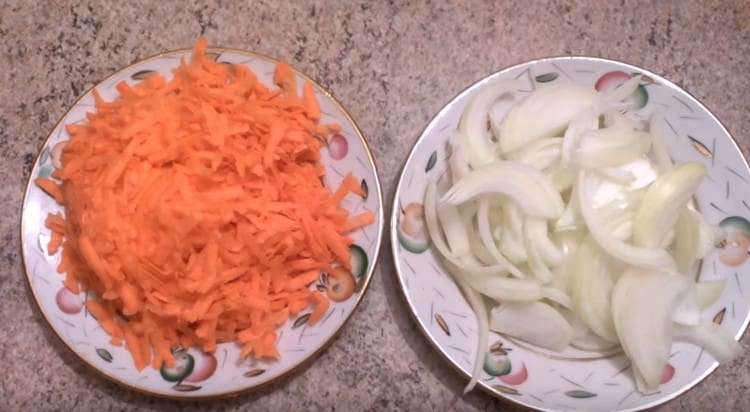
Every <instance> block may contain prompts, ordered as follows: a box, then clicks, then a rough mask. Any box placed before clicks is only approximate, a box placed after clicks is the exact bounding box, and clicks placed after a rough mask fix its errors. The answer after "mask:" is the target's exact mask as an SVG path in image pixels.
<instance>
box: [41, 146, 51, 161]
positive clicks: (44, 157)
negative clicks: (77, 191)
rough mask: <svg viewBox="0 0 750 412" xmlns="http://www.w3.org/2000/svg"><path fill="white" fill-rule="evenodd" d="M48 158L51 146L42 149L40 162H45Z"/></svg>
mask: <svg viewBox="0 0 750 412" xmlns="http://www.w3.org/2000/svg"><path fill="white" fill-rule="evenodd" d="M47 159H49V147H45V148H44V150H42V155H41V156H39V164H40V165H42V164H44V163H45V162H46V161H47Z"/></svg>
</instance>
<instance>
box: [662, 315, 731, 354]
mask: <svg viewBox="0 0 750 412" xmlns="http://www.w3.org/2000/svg"><path fill="white" fill-rule="evenodd" d="M674 340H676V341H680V342H689V343H692V344H695V345H698V346H700V347H702V348H704V349H705V350H706V351H707V352H708V353H710V354H711V356H713V357H714V359H716V360H717V361H719V362H721V363H725V362H729V361H731V360H732V359H734V358H736V357H737V356H739V354H740V353H741V352H742V346H740V344H739V342H737V341H736V340H735V339H734V336H732V335H731V334H730V333H729V331H728V330H727V329H726V328H724V327H722V326H721V325H717V324H715V323H713V322H711V321H707V320H704V321H701V323H700V324H698V325H696V326H683V325H674Z"/></svg>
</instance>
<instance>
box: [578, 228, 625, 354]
mask: <svg viewBox="0 0 750 412" xmlns="http://www.w3.org/2000/svg"><path fill="white" fill-rule="evenodd" d="M573 262H574V263H573V270H572V273H571V279H570V296H571V298H572V300H573V309H574V311H575V313H576V314H577V315H578V317H580V319H581V320H582V321H583V322H584V323H585V324H586V326H588V328H589V329H591V331H592V332H594V333H595V334H597V335H598V336H600V337H601V338H602V339H605V340H608V341H610V342H617V332H616V331H615V325H614V321H613V319H612V308H611V304H610V302H611V294H612V288H613V287H614V284H615V271H616V270H617V267H616V266H615V262H613V261H612V259H611V258H610V257H609V256H608V255H607V254H605V253H604V251H603V250H601V248H599V246H598V245H597V244H596V242H595V241H594V239H593V238H591V237H589V238H587V239H586V240H584V241H583V243H581V245H580V246H579V247H578V250H577V252H576V256H575V258H574V261H573Z"/></svg>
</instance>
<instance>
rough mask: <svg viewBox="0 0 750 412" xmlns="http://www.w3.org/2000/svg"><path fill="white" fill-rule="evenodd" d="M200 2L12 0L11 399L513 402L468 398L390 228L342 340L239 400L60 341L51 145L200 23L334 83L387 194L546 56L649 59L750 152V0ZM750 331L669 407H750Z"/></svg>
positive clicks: (4, 73) (5, 354) (8, 178)
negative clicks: (113, 367)
mask: <svg viewBox="0 0 750 412" xmlns="http://www.w3.org/2000/svg"><path fill="white" fill-rule="evenodd" d="M195 3H199V2H196V1H189V2H182V1H179V2H178V1H145V0H141V1H127V2H122V1H105V2H86V1H54V2H53V1H22V0H10V1H4V2H2V4H0V39H1V40H2V44H3V47H2V59H0V79H1V80H0V84H1V85H2V86H0V159H1V160H0V182H1V183H2V188H0V202H1V203H0V236H2V242H1V243H0V301H1V302H2V305H0V346H1V347H2V351H0V359H1V362H0V363H1V364H2V366H3V369H2V372H0V410H11V411H15V410H122V409H132V410H172V409H188V410H193V409H196V410H197V409H200V410H234V409H252V410H300V409H302V410H333V409H338V410H360V409H367V410H373V409H376V410H381V409H382V410H395V409H398V410H444V409H448V408H451V405H453V407H455V408H456V409H460V410H486V409H512V407H511V406H509V405H508V404H506V403H503V402H501V401H499V400H496V399H494V398H492V397H490V396H488V395H487V394H485V393H482V392H481V391H475V392H474V393H472V394H470V395H468V396H465V397H462V398H460V399H458V400H456V401H455V402H456V403H455V404H453V403H452V402H453V401H454V400H455V399H454V397H455V396H456V394H457V393H459V391H460V390H461V389H462V387H463V385H464V384H465V381H464V380H463V379H462V378H460V377H459V376H458V375H457V374H456V373H455V372H454V371H453V369H452V368H451V367H450V366H449V365H448V363H447V362H445V361H444V360H442V359H441V358H440V357H439V356H438V354H437V353H436V352H435V351H434V350H433V349H432V348H431V347H430V346H429V344H428V343H427V341H426V340H425V339H424V337H423V336H422V335H421V333H420V332H419V330H418V328H417V327H416V325H415V323H414V322H413V321H412V319H411V317H410V314H409V312H408V309H407V308H406V306H405V304H404V302H403V300H402V298H401V296H400V292H399V290H398V288H397V287H396V284H395V279H396V277H395V273H394V268H393V264H392V262H391V253H390V244H389V243H388V242H387V241H386V242H385V244H384V245H383V248H384V250H383V252H382V253H381V261H380V264H379V266H378V268H377V270H376V273H375V278H374V280H373V282H372V284H371V287H370V289H369V291H368V293H367V295H366V296H365V299H364V302H363V304H362V305H361V306H360V307H359V309H358V310H357V312H356V313H355V315H354V316H353V318H352V319H351V321H350V322H349V323H348V324H347V325H346V326H345V328H344V330H343V332H342V333H341V334H340V335H339V336H338V338H336V340H335V341H334V342H333V344H332V345H330V346H329V347H328V348H327V349H326V350H325V351H324V352H322V354H321V355H320V356H319V358H318V359H317V360H316V361H315V362H314V363H312V364H311V365H309V366H307V367H305V368H303V369H301V370H299V371H297V372H296V373H294V374H292V375H291V376H289V377H288V378H285V379H283V380H281V381H279V382H277V383H275V384H273V385H272V386H269V387H266V388H263V389H261V390H259V391H256V392H253V393H250V394H246V395H242V396H240V397H238V398H235V399H229V400H219V401H210V402H203V403H176V402H173V401H168V400H162V399H155V398H150V397H147V396H144V395H141V394H138V393H135V392H131V391H129V390H126V389H123V388H121V387H119V386H118V385H116V384H113V383H110V382H108V381H105V380H103V379H100V378H99V377H98V376H97V375H95V374H94V373H92V371H91V370H90V369H89V368H88V367H87V366H85V365H84V364H83V363H82V362H81V361H79V360H78V359H77V358H75V357H74V356H73V355H72V354H71V353H70V352H69V351H68V350H66V349H64V348H62V347H61V346H60V343H59V341H58V340H57V339H56V338H55V336H54V335H53V334H52V332H51V331H50V329H49V327H48V326H47V325H46V323H45V321H44V320H43V319H42V318H41V316H40V315H39V313H38V312H37V311H36V310H35V308H34V307H33V304H32V303H31V300H30V299H29V298H28V297H27V291H26V287H25V285H24V280H23V277H24V271H23V268H22V263H21V256H20V246H19V221H20V213H21V201H22V196H23V190H24V186H25V184H26V180H27V177H28V174H29V171H30V169H31V167H32V163H33V161H34V159H35V157H36V154H37V151H38V149H39V147H40V145H41V144H42V142H43V141H44V139H45V137H46V135H47V133H49V131H50V130H51V129H52V127H53V126H54V124H55V123H56V121H57V119H58V118H59V117H60V116H62V115H63V114H64V113H65V112H66V110H67V109H68V107H69V106H70V105H71V104H72V103H73V102H74V101H75V100H76V98H77V97H78V96H79V94H81V93H82V92H83V91H85V90H87V89H88V88H90V87H91V86H93V85H94V84H95V83H96V82H97V81H98V80H101V79H103V78H105V77H106V76H108V75H109V74H111V73H113V72H114V71H116V70H117V69H118V68H120V67H123V66H125V65H127V64H129V63H131V62H133V61H135V60H138V59H139V58H142V57H145V56H149V55H152V54H156V53H159V52H162V51H165V50H170V49H175V48H183V47H189V46H191V45H192V43H193V42H194V40H195V39H196V37H197V36H199V35H201V34H202V35H204V36H206V37H207V38H208V39H209V41H210V43H211V44H213V45H222V46H228V47H236V48H242V49H248V50H254V51H257V52H260V53H263V54H267V55H270V56H274V57H276V58H283V59H286V60H288V61H289V62H291V63H292V64H293V65H294V66H295V67H297V68H299V69H300V70H302V71H304V72H305V73H307V74H309V75H310V76H311V77H313V78H314V79H317V80H318V81H319V82H320V83H321V84H322V85H323V86H325V87H327V88H328V89H329V90H331V91H332V93H333V94H334V95H335V96H336V97H337V98H338V99H339V100H340V101H341V102H343V103H344V105H345V106H346V107H347V108H348V109H349V111H350V113H351V114H352V116H353V117H354V119H355V120H356V121H357V123H358V124H359V126H360V127H361V129H362V130H363V132H364V134H365V135H366V137H367V139H368V140H369V143H370V145H371V148H372V150H373V152H374V155H375V158H376V160H377V163H378V166H379V169H380V172H381V176H380V177H381V180H382V183H383V189H384V195H385V197H386V199H389V200H390V198H391V196H392V195H393V191H394V185H395V181H396V178H397V175H396V174H397V171H398V170H399V169H400V166H401V164H402V162H403V161H404V156H405V153H407V152H408V151H409V149H410V148H411V146H412V144H413V143H414V142H415V140H416V139H417V136H418V135H419V133H420V132H421V130H422V129H423V128H424V127H425V125H426V124H427V122H428V121H429V119H430V118H431V117H432V116H433V115H435V113H436V112H437V111H438V110H439V109H440V108H441V107H442V106H443V105H444V104H445V103H446V102H448V101H449V100H450V99H451V98H452V97H453V96H455V95H456V94H457V93H458V92H459V91H461V90H462V89H463V88H465V87H467V86H468V85H470V84H471V83H473V82H474V81H476V80H478V79H480V78H482V77H483V76H485V75H487V74H489V73H492V72H493V71H496V70H498V69H500V68H503V67H504V66H507V65H510V64H514V63H518V62H522V61H525V60H529V59H533V58H538V57H543V56H550V55H566V54H580V55H592V56H601V57H606V58H613V59H618V60H622V61H626V62H629V63H633V64H635V65H640V66H643V67H646V68H648V69H651V70H652V71H654V72H656V73H658V74H661V75H664V76H666V77H667V78H669V79H671V80H672V81H674V82H675V83H677V84H678V85H680V86H682V87H684V88H685V89H687V90H688V91H690V92H691V93H692V94H693V95H695V96H696V97H698V98H699V99H700V100H701V101H702V102H703V103H704V104H706V105H707V106H708V107H709V108H710V109H711V110H713V111H714V113H716V114H717V115H718V117H719V118H720V119H721V120H722V121H723V122H724V124H725V125H726V126H727V128H728V129H729V131H730V132H731V133H733V135H734V136H735V138H736V139H737V140H738V141H739V142H740V144H741V147H742V150H743V152H745V153H746V154H747V153H748V149H749V148H750V136H748V133H749V132H750V116H748V113H750V99H748V93H749V92H750V76H749V75H748V67H750V3H748V2H747V1H746V0H738V1H685V2H683V1H660V2H653V1H590V2H584V1H579V2H561V1H560V2H558V1H545V2H525V1H466V2H445V1H389V2H380V1H375V2H373V1H367V0H365V1H325V2H320V1H317V2H297V1H288V0H286V1H257V2H240V1H215V2H210V3H208V4H205V5H204V4H199V5H198V4H195ZM453 3H460V5H456V4H453ZM530 3H534V4H533V5H531V4H530ZM743 275H747V274H743ZM743 345H744V347H745V349H746V351H745V353H744V355H743V356H742V357H741V358H740V359H739V360H737V361H735V362H734V363H732V364H731V365H727V366H722V367H720V368H719V369H718V370H717V372H716V373H714V374H712V375H711V376H710V377H709V378H708V379H706V380H705V381H704V382H703V383H701V384H700V385H699V387H698V389H696V390H693V391H690V392H689V393H687V394H686V395H684V396H682V397H680V398H679V399H677V400H675V401H673V402H671V403H669V404H667V405H666V406H664V407H663V409H665V410H748V409H750V395H748V390H750V372H749V371H750V351H747V349H749V348H750V343H749V342H748V339H747V337H746V338H745V340H744V342H743Z"/></svg>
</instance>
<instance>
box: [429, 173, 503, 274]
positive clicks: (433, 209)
mask: <svg viewBox="0 0 750 412" xmlns="http://www.w3.org/2000/svg"><path fill="white" fill-rule="evenodd" d="M424 218H425V224H426V226H427V233H429V234H430V241H431V242H432V244H433V245H434V246H435V249H437V250H438V252H439V253H440V255H442V256H443V258H444V259H445V260H447V261H448V262H450V263H451V264H452V265H454V266H455V267H457V268H460V269H461V270H463V271H466V272H471V273H475V274H495V275H499V274H503V273H505V272H506V271H507V268H506V267H505V266H503V265H494V266H486V265H482V264H480V263H479V262H477V261H476V260H474V259H473V255H464V256H462V258H463V259H461V258H459V257H457V256H454V254H453V253H452V252H451V250H450V249H449V247H448V244H447V243H446V241H445V238H444V237H443V229H441V226H440V222H439V221H438V214H437V188H436V186H435V183H434V182H433V183H430V184H428V185H427V190H425V196H424ZM452 219H460V218H455V217H454V218H452ZM446 221H448V220H446ZM451 223H453V221H448V225H449V226H450V224H451ZM456 233H459V235H458V236H459V237H460V236H461V235H460V233H464V234H465V231H458V230H457V231H456ZM472 260H474V261H472Z"/></svg>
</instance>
